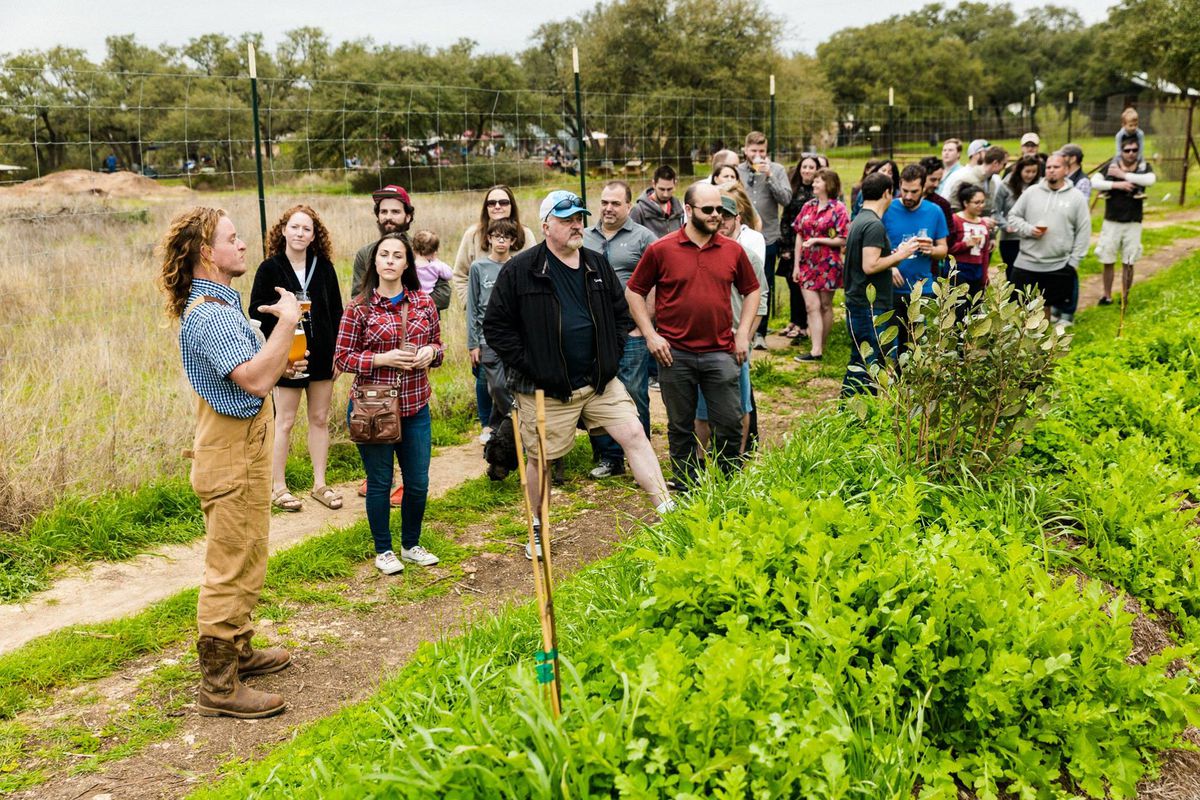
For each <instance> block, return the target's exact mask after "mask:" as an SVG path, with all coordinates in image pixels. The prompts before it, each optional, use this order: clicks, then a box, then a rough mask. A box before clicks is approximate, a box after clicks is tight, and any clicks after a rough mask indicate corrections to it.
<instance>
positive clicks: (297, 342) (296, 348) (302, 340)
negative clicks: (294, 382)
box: [288, 320, 308, 378]
mask: <svg viewBox="0 0 1200 800" xmlns="http://www.w3.org/2000/svg"><path fill="white" fill-rule="evenodd" d="M306 350H308V336H306V335H305V333H304V323H303V322H300V321H299V320H297V321H296V332H295V333H294V334H292V349H291V350H289V351H288V364H289V365H290V364H295V363H296V362H297V361H303V360H304V353H305V351H306ZM307 377H308V373H307V372H297V373H296V374H294V375H292V378H307Z"/></svg>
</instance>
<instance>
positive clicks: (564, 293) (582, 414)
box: [483, 190, 672, 558]
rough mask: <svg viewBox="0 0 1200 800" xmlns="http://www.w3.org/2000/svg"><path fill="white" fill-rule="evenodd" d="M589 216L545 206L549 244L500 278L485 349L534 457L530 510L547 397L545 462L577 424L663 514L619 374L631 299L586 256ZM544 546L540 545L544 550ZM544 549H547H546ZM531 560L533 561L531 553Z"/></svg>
mask: <svg viewBox="0 0 1200 800" xmlns="http://www.w3.org/2000/svg"><path fill="white" fill-rule="evenodd" d="M588 215H589V212H588V210H587V208H586V207H585V206H584V204H583V201H582V200H581V199H580V198H579V197H578V196H577V195H576V194H575V193H573V192H567V191H562V190H558V191H553V192H551V193H550V194H548V195H547V196H546V199H545V200H543V201H542V206H541V211H540V213H539V214H538V216H539V217H540V218H541V220H542V236H543V241H542V243H541V244H539V245H538V246H537V247H534V248H533V249H531V250H526V251H524V252H523V253H520V254H518V255H517V256H516V257H514V258H513V259H512V260H511V261H509V262H508V264H506V265H505V267H504V269H503V270H501V271H500V275H499V276H498V277H497V278H496V284H495V286H494V287H493V288H492V296H491V298H490V299H489V300H488V306H487V312H486V314H485V315H484V319H483V332H484V336H485V337H486V338H487V342H488V345H489V346H490V347H491V348H492V349H493V350H494V351H495V352H496V355H498V356H499V357H500V360H501V361H503V362H504V368H505V370H506V372H507V373H508V375H509V384H510V386H511V387H512V389H513V391H514V394H515V395H516V399H517V409H518V414H519V416H520V422H521V438H522V440H523V443H524V445H525V448H526V450H527V451H528V452H529V456H530V462H529V463H530V467H529V472H530V475H529V500H530V504H531V506H532V507H533V508H539V507H540V502H541V497H540V483H539V481H538V472H537V467H536V463H537V462H536V461H535V460H534V459H535V458H536V457H537V455H538V448H539V444H538V438H537V433H536V429H535V411H534V392H535V391H536V390H538V389H541V390H542V391H544V392H545V393H546V454H545V455H546V460H547V461H553V460H555V459H560V458H562V457H563V456H565V455H566V454H567V453H568V452H569V451H570V450H571V447H572V446H573V445H574V443H575V428H576V425H577V424H578V423H579V421H580V420H582V421H583V424H584V427H586V428H587V429H588V430H589V431H596V432H599V431H600V430H601V429H603V430H604V431H605V432H607V433H608V435H609V436H611V437H612V438H613V439H614V440H616V442H617V444H619V445H620V446H621V448H622V449H623V450H624V451H625V457H626V459H627V460H628V461H629V468H630V470H631V471H632V472H633V476H634V478H636V479H637V481H638V483H639V484H641V486H642V488H643V489H645V490H646V492H647V493H648V494H649V495H650V498H651V500H653V502H654V504H655V506H656V508H657V509H658V511H659V513H665V512H666V511H668V510H670V508H671V507H672V506H671V499H670V496H669V495H668V493H667V485H666V481H665V480H664V479H663V474H662V468H661V467H660V466H659V464H658V458H657V457H656V456H655V454H654V450H653V449H652V448H651V447H650V440H649V439H647V438H646V433H645V431H644V430H643V429H642V422H641V419H640V418H639V417H638V412H637V407H636V406H635V405H634V403H633V400H632V399H631V398H630V397H629V392H627V391H626V390H625V387H624V385H622V383H621V381H619V380H617V370H618V368H619V366H620V363H621V356H622V355H623V354H624V352H625V339H626V337H628V335H629V331H630V330H631V329H632V328H633V319H632V318H631V317H630V316H629V307H628V305H626V303H625V291H624V289H623V287H622V286H621V281H620V280H619V279H618V278H617V274H616V273H615V272H614V271H613V268H612V267H611V266H609V263H608V259H607V258H605V257H604V255H603V254H602V253H598V252H596V251H594V250H587V249H584V247H583V227H584V218H585V217H587V216H588ZM539 541H540V540H539ZM539 546H540V545H539ZM525 555H526V557H529V558H532V553H531V552H530V551H529V548H528V546H527V547H526V553H525Z"/></svg>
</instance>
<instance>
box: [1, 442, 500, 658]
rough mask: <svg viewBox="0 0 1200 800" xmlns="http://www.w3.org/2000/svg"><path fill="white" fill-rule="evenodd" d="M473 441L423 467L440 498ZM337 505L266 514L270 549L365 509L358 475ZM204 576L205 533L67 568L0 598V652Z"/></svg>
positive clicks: (469, 466) (476, 470) (455, 480)
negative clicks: (25, 594)
mask: <svg viewBox="0 0 1200 800" xmlns="http://www.w3.org/2000/svg"><path fill="white" fill-rule="evenodd" d="M485 466H486V464H485V463H484V461H483V458H482V456H481V449H480V446H479V443H478V442H476V441H474V440H472V441H471V442H468V443H467V444H464V445H458V446H456V447H448V448H441V449H440V451H439V453H438V455H437V457H436V458H434V459H433V462H432V463H431V464H430V468H429V493H430V497H431V498H433V497H440V496H442V495H444V494H445V493H446V492H448V491H450V490H451V489H453V488H454V487H455V486H457V485H459V484H460V483H462V482H463V481H466V480H469V479H471V478H475V477H478V476H480V475H482V474H483V472H484V467H485ZM334 488H336V489H337V490H338V491H340V492H341V493H342V497H343V503H342V508H341V509H339V510H337V511H331V510H329V509H327V508H325V507H324V506H322V505H321V504H320V503H318V502H317V501H316V500H313V499H312V498H310V497H308V495H307V494H305V495H304V496H303V497H304V501H305V502H304V510H303V511H301V512H299V513H296V514H285V513H277V514H274V515H272V517H271V539H270V548H271V552H272V553H274V552H276V551H279V550H283V549H286V548H288V547H291V546H292V545H295V544H298V543H300V542H302V541H304V540H305V539H307V538H308V537H310V536H314V535H316V534H319V533H322V532H324V531H326V530H328V529H329V528H331V527H333V528H342V527H345V526H347V525H350V524H352V523H354V522H356V521H357V520H359V519H362V518H364V517H365V516H366V510H365V508H364V507H363V501H362V499H361V498H359V497H358V495H357V494H356V491H357V489H358V482H357V481H355V482H354V483H347V484H341V485H338V486H336V487H334ZM203 576H204V540H203V539H200V540H199V541H196V542H193V543H192V544H187V545H170V546H166V547H161V548H158V549H157V550H154V551H152V552H150V553H146V554H143V555H140V556H137V557H136V558H133V559H130V560H128V561H120V562H102V563H97V564H92V565H89V566H87V567H82V568H78V567H76V568H70V569H68V570H67V571H66V572H65V574H64V575H63V577H61V578H59V579H58V580H57V581H55V582H54V585H53V586H52V587H51V588H49V589H47V590H46V591H44V592H39V593H38V594H36V595H34V596H33V597H32V598H30V599H29V600H28V601H26V602H24V603H20V604H5V605H0V653H6V652H8V651H10V650H14V649H16V648H18V647H20V646H21V645H23V644H25V643H26V642H28V641H30V640H31V639H34V638H36V637H38V636H43V635H45V634H47V633H52V632H53V631H56V630H59V629H61V628H66V627H68V626H71V625H81V624H87V623H95V622H105V621H107V620H113V619H119V618H121V617H125V616H129V615H131V614H136V613H137V612H139V611H141V610H142V609H144V608H146V607H147V606H149V605H151V604H152V603H155V602H157V601H159V600H163V599H166V598H168V597H170V596H172V595H174V594H176V593H178V592H181V591H183V590H184V589H188V588H191V587H193V586H199V585H200V580H201V578H202V577H203Z"/></svg>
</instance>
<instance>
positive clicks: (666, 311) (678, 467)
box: [625, 181, 761, 484]
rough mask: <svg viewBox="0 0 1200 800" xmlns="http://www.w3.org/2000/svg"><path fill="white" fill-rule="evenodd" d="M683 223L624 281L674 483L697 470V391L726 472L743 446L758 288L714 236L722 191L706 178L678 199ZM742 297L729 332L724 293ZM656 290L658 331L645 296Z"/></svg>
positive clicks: (738, 253)
mask: <svg viewBox="0 0 1200 800" xmlns="http://www.w3.org/2000/svg"><path fill="white" fill-rule="evenodd" d="M683 206H684V209H685V211H686V212H687V224H686V225H684V227H683V228H682V229H681V230H679V231H678V232H676V233H671V234H668V235H667V236H664V237H663V238H661V239H659V240H658V241H657V242H654V243H653V244H651V245H650V246H649V247H647V248H646V252H644V253H643V254H642V258H641V260H640V261H638V265H637V268H636V269H634V271H633V277H631V278H630V279H629V282H628V283H627V284H626V286H625V299H626V300H627V301H628V302H629V313H630V314H631V315H632V316H633V321H634V322H635V323H637V326H638V328H639V329H641V331H642V334H643V335H644V336H645V337H646V347H647V349H648V350H649V351H650V354H651V355H652V356H654V358H655V359H656V360H657V361H658V363H659V365H660V366H659V378H658V381H659V386H660V387H661V389H662V399H663V404H664V405H666V407H667V442H668V446H669V448H670V452H671V468H672V470H673V471H674V473H675V480H676V482H677V483H680V482H682V483H684V484H687V483H690V482H691V481H692V480H693V479H694V478H695V475H696V470H697V467H698V464H697V463H696V436H695V422H696V392H697V390H702V391H703V392H704V399H705V401H706V402H707V403H708V421H709V424H710V425H711V426H712V428H713V445H714V448H715V450H716V454H717V463H718V464H719V465H720V466H721V468H722V469H725V470H728V469H729V468H730V467H731V466H732V465H733V462H734V460H735V459H736V458H737V456H738V449H739V446H740V444H741V436H742V430H741V419H742V408H741V397H740V394H739V392H738V377H739V374H740V365H741V363H742V362H743V361H745V360H746V359H747V358H748V357H749V352H750V331H751V328H752V327H753V325H754V321H755V320H754V316H755V314H757V313H758V296H759V293H760V291H761V287H760V286H759V285H758V279H757V278H755V277H754V268H753V267H751V266H750V259H749V258H747V257H746V251H745V250H743V249H742V246H741V245H740V244H738V243H737V242H736V241H734V240H733V239H729V238H727V237H725V236H722V235H720V234H719V233H717V229H718V228H719V227H720V225H721V193H720V191H719V190H718V189H717V187H715V186H713V185H712V184H711V183H709V182H708V181H704V182H701V183H694V184H692V185H691V186H690V187H688V190H687V192H686V193H685V194H684V196H683ZM734 288H736V289H737V291H738V293H739V294H741V295H742V297H743V298H744V301H743V303H742V314H741V319H739V320H738V324H737V330H736V332H735V331H734V325H733V308H732V307H731V306H730V303H729V294H730V292H731V291H732V290H733V289H734ZM651 290H655V298H656V299H655V305H654V310H655V316H656V318H657V323H658V329H657V330H655V327H654V323H653V322H651V321H650V308H649V306H648V304H647V303H646V295H648V294H649V293H650V291H651Z"/></svg>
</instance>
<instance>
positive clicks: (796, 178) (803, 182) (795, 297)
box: [776, 153, 821, 342]
mask: <svg viewBox="0 0 1200 800" xmlns="http://www.w3.org/2000/svg"><path fill="white" fill-rule="evenodd" d="M819 169H821V161H820V159H818V158H817V154H816V153H804V154H803V155H801V156H800V161H799V162H797V164H796V168H795V169H794V170H792V175H791V179H792V199H791V201H790V202H789V203H788V204H787V205H786V206H784V209H783V218H782V219H780V221H779V266H778V267H777V268H776V273H778V274H781V275H783V276H784V277H785V278H786V279H787V284H788V300H789V303H790V306H791V320H790V322H788V326H787V327H786V328H784V330H783V334H782V335H783V336H784V337H786V338H788V339H792V340H793V342H798V341H799V340H800V339H802V338H807V337H808V309H807V308H806V307H805V304H804V294H803V293H802V292H801V291H800V285H799V284H798V283H796V281H795V280H793V278H792V273H793V271H794V270H793V269H792V268H793V266H794V262H795V255H796V231H795V229H794V228H793V227H792V223H793V222H795V221H796V217H797V216H798V215H799V214H800V209H801V208H803V207H804V204H805V203H807V202H808V201H809V200H811V199H812V197H813V179H814V178H816V177H817V170H819Z"/></svg>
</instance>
